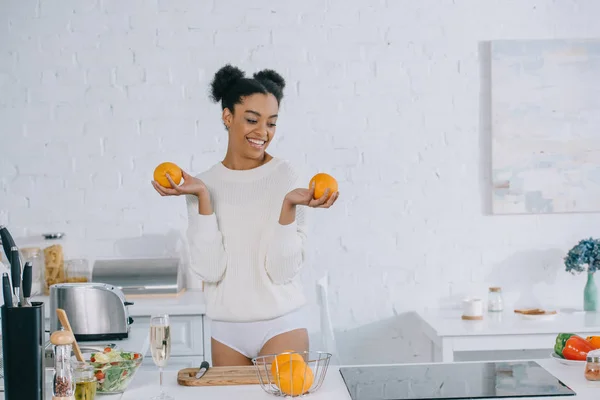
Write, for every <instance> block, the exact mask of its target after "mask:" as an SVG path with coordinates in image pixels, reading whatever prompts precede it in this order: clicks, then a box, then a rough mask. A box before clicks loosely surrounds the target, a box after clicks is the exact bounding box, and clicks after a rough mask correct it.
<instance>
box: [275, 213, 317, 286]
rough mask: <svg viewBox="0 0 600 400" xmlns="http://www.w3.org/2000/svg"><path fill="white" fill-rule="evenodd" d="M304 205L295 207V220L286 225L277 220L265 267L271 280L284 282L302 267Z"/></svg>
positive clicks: (288, 280)
mask: <svg viewBox="0 0 600 400" xmlns="http://www.w3.org/2000/svg"><path fill="white" fill-rule="evenodd" d="M306 231H307V226H306V207H303V206H298V207H296V220H295V221H294V222H292V223H291V224H288V225H281V224H280V223H279V221H277V223H276V226H275V230H274V232H273V236H272V238H271V241H270V243H269V247H268V250H267V257H266V265H265V268H266V270H267V274H268V275H269V277H270V278H271V281H273V283H275V284H285V283H288V282H290V281H291V280H293V279H294V278H295V277H296V275H298V273H299V272H300V270H301V269H302V266H303V265H304V259H305V249H304V246H305V243H306Z"/></svg>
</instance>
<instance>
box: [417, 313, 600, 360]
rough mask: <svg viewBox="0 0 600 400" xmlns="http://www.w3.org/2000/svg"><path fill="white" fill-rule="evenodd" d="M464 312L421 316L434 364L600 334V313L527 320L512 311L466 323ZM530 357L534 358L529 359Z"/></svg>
mask: <svg viewBox="0 0 600 400" xmlns="http://www.w3.org/2000/svg"><path fill="white" fill-rule="evenodd" d="M461 314H462V312H461V310H433V311H429V312H418V315H419V317H420V318H421V321H422V324H421V325H422V330H423V333H424V334H425V335H426V336H427V337H428V338H429V339H430V340H431V342H432V350H433V351H432V355H433V359H432V361H442V362H452V361H454V353H455V352H478V351H479V352H481V351H489V352H497V351H499V350H518V351H521V350H548V354H550V353H551V351H552V348H553V347H554V341H555V339H556V335H557V334H558V333H560V332H572V333H576V334H578V335H580V336H584V337H585V336H588V335H594V334H598V333H599V332H600V313H596V312H583V311H567V310H560V311H559V312H558V313H557V314H555V315H549V316H527V315H521V314H516V313H514V312H513V311H512V310H505V311H503V312H497V313H496V312H492V313H490V312H486V313H485V315H484V316H483V320H476V321H465V320H463V319H461ZM530 357H531V356H530Z"/></svg>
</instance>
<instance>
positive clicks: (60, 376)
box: [50, 330, 75, 398]
mask: <svg viewBox="0 0 600 400" xmlns="http://www.w3.org/2000/svg"><path fill="white" fill-rule="evenodd" d="M74 340H75V338H74V337H73V334H72V333H71V332H67V331H64V330H60V331H56V332H54V333H53V334H52V336H50V342H51V343H52V344H53V345H54V379H53V385H52V393H53V395H54V397H58V398H72V396H73V394H74V392H75V384H74V382H73V369H72V367H71V351H72V348H73V342H74Z"/></svg>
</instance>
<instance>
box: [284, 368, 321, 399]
mask: <svg viewBox="0 0 600 400" xmlns="http://www.w3.org/2000/svg"><path fill="white" fill-rule="evenodd" d="M314 380H315V376H314V374H313V372H312V369H310V367H309V366H308V364H306V363H305V362H304V361H299V360H292V361H289V362H285V363H283V365H281V366H279V374H277V375H276V376H275V384H276V385H277V387H279V389H280V390H281V391H282V392H283V393H285V394H286V395H288V396H300V395H302V394H304V393H306V392H308V391H309V390H310V388H311V387H312V385H313V382H314Z"/></svg>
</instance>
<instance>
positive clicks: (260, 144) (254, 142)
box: [246, 138, 267, 149]
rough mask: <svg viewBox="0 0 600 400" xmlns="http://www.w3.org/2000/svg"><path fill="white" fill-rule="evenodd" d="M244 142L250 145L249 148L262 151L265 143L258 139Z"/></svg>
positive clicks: (249, 139) (248, 139)
mask: <svg viewBox="0 0 600 400" xmlns="http://www.w3.org/2000/svg"><path fill="white" fill-rule="evenodd" d="M246 140H247V141H248V143H250V146H252V147H254V148H255V149H262V148H263V147H264V146H265V143H267V141H266V140H260V139H252V138H246Z"/></svg>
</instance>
